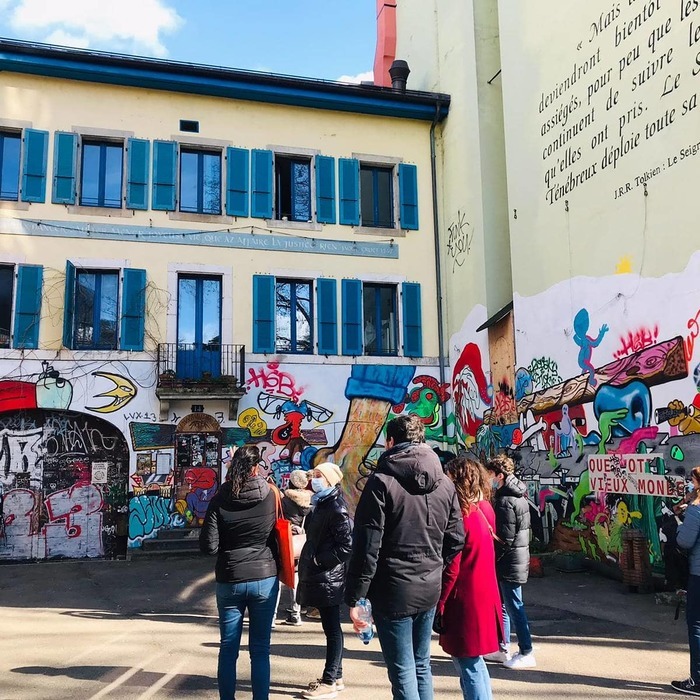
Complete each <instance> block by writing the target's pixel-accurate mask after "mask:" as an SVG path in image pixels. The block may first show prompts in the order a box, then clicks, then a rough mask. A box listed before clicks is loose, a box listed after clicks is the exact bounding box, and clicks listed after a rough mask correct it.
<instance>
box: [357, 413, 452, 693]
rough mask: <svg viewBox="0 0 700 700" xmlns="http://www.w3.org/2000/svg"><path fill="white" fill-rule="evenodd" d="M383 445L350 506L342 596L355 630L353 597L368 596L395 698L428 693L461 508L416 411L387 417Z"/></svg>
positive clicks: (431, 687) (361, 626) (362, 624)
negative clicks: (434, 636) (349, 540)
mask: <svg viewBox="0 0 700 700" xmlns="http://www.w3.org/2000/svg"><path fill="white" fill-rule="evenodd" d="M386 448H387V449H386V452H384V453H383V454H382V456H381V457H380V458H379V462H378V464H377V469H376V471H375V472H374V473H373V474H372V475H371V476H370V477H369V479H368V480H367V483H366V484H365V487H364V490H363V491H362V495H361V497H360V500H359V503H358V505H357V510H356V512H355V529H354V533H353V544H352V557H351V558H350V565H349V567H348V577H347V588H346V592H345V602H346V603H347V604H348V605H349V606H350V608H351V609H350V618H351V619H352V621H353V625H354V627H355V630H356V631H358V632H359V631H360V630H361V629H362V628H363V627H365V626H366V623H364V622H363V621H362V620H361V619H360V610H359V609H358V608H357V607H356V605H357V601H358V600H360V599H361V598H368V599H369V600H370V602H371V603H372V612H373V616H374V622H375V625H376V628H377V635H378V637H379V643H380V645H381V649H382V654H383V655H384V661H385V663H386V667H387V673H388V676H389V680H390V681H391V689H392V694H393V697H394V699H395V700H432V697H433V678H432V674H431V670H430V639H431V635H432V626H433V618H434V617H435V606H436V605H437V602H438V600H439V598H440V590H441V585H442V570H443V568H444V567H445V566H446V565H447V564H449V563H450V562H451V561H452V560H453V559H454V558H455V557H456V556H457V555H458V554H459V553H460V552H461V551H462V547H463V546H464V526H463V524H462V514H461V509H460V507H459V501H458V500H457V494H456V492H455V488H454V484H453V483H452V482H451V481H450V479H449V478H448V477H447V476H446V475H445V474H444V473H443V470H442V467H441V465H440V460H439V459H438V457H437V456H436V454H435V453H434V452H433V451H432V450H431V449H430V447H428V446H427V445H426V444H425V431H424V426H423V422H422V421H421V419H420V418H419V417H418V416H416V415H402V416H399V417H398V418H394V419H393V420H391V421H389V423H388V424H387V428H386Z"/></svg>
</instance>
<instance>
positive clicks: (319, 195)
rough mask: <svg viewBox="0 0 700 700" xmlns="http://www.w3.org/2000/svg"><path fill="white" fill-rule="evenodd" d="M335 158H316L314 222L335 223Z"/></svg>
mask: <svg viewBox="0 0 700 700" xmlns="http://www.w3.org/2000/svg"><path fill="white" fill-rule="evenodd" d="M335 220H336V218H335V158H331V157H330V156H316V221H318V223H319V224H334V223H335Z"/></svg>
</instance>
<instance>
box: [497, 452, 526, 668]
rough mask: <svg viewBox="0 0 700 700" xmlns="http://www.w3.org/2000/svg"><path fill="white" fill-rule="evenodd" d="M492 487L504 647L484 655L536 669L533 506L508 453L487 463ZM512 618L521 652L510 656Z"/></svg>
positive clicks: (510, 665) (519, 666)
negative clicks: (531, 617)
mask: <svg viewBox="0 0 700 700" xmlns="http://www.w3.org/2000/svg"><path fill="white" fill-rule="evenodd" d="M486 471H487V472H488V474H489V476H490V478H491V485H492V487H493V508H494V511H495V512H496V536H497V538H498V539H497V541H496V576H497V578H498V587H499V589H500V591H501V600H502V602H503V632H504V639H505V646H503V647H502V648H501V650H500V651H498V652H496V653H495V654H489V655H488V656H485V657H484V658H485V659H486V660H487V661H499V662H501V663H503V665H504V666H505V667H506V668H510V669H522V668H534V667H535V666H536V665H537V663H536V661H535V655H534V654H533V652H532V636H531V634H530V623H529V622H528V619H527V613H526V612H525V605H524V603H523V589H522V587H523V585H524V584H525V583H527V577H528V573H529V569H530V505H529V504H528V502H527V498H526V494H527V487H526V486H525V484H524V483H523V482H522V481H520V479H518V477H517V476H515V474H514V471H515V464H514V463H513V460H512V459H511V458H510V457H508V456H507V455H504V454H500V455H496V456H495V457H494V458H493V459H491V460H489V461H488V462H487V463H486ZM511 621H512V623H513V627H514V628H515V635H516V637H517V638H518V647H519V651H518V653H517V654H515V655H514V656H513V657H511V656H510V650H509V648H508V647H509V646H510V626H511Z"/></svg>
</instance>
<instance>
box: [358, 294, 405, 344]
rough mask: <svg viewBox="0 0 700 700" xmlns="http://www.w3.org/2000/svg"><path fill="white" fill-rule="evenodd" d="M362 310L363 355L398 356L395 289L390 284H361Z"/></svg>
mask: <svg viewBox="0 0 700 700" xmlns="http://www.w3.org/2000/svg"><path fill="white" fill-rule="evenodd" d="M362 310H363V321H364V341H365V342H364V346H365V355H396V354H398V317H397V313H396V287H395V286H394V285H390V284H367V283H365V284H363V285H362Z"/></svg>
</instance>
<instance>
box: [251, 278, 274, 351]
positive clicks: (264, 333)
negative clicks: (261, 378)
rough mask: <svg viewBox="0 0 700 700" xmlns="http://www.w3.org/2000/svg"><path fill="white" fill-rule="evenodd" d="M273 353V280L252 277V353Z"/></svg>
mask: <svg viewBox="0 0 700 700" xmlns="http://www.w3.org/2000/svg"><path fill="white" fill-rule="evenodd" d="M274 351H275V278H274V277H273V276H272V275H253V352H258V353H264V354H268V353H273V352H274Z"/></svg>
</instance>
